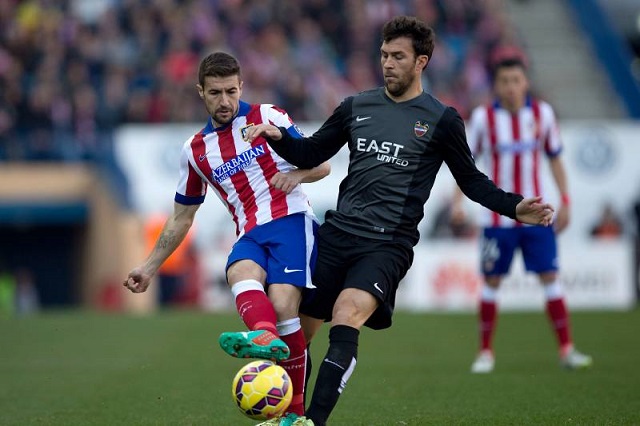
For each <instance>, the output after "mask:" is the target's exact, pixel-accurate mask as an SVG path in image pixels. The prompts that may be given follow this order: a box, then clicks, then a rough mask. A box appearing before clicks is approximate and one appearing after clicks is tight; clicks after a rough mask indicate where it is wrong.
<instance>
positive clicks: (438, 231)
mask: <svg viewBox="0 0 640 426" xmlns="http://www.w3.org/2000/svg"><path fill="white" fill-rule="evenodd" d="M470 217H471V215H468V214H465V212H464V211H462V210H461V207H459V206H458V204H457V203H453V202H452V201H451V200H448V201H446V202H444V203H442V206H441V207H440V208H439V209H438V211H437V212H436V214H435V217H434V218H433V220H432V223H433V226H432V228H431V231H430V232H429V237H430V238H443V239H466V238H474V237H475V236H476V235H477V231H478V229H477V227H476V226H475V224H474V223H473V222H472V221H471V219H470Z"/></svg>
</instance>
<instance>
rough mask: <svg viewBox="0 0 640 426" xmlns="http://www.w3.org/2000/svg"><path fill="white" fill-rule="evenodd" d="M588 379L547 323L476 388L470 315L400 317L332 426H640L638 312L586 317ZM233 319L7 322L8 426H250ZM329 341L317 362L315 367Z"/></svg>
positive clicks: (0, 359)
mask: <svg viewBox="0 0 640 426" xmlns="http://www.w3.org/2000/svg"><path fill="white" fill-rule="evenodd" d="M572 318H573V324H574V336H575V339H576V341H577V342H578V343H579V347H580V348H581V349H582V350H583V351H585V352H587V353H590V354H592V355H593V357H594V361H595V365H594V368H593V369H592V370H589V371H582V372H566V371H563V370H561V369H560V368H559V366H558V360H557V357H556V349H555V343H554V340H553V337H552V334H551V331H550V328H549V325H548V323H547V321H546V318H545V317H544V316H543V314H542V313H537V314H536V313H530V314H515V313H512V314H503V315H501V317H500V320H499V325H498V334H497V337H496V352H497V364H496V371H495V372H494V373H493V374H491V375H487V376H475V375H471V374H470V373H469V372H468V371H469V366H470V363H471V361H472V359H473V355H474V351H475V348H476V334H475V329H476V325H475V318H474V316H472V315H438V314H431V315H413V314H396V317H395V324H394V326H393V327H392V328H391V329H389V330H386V331H381V332H371V331H369V330H365V331H364V332H363V334H362V337H361V342H360V349H359V354H360V355H359V359H358V366H357V369H356V371H355V373H354V375H353V376H352V378H351V380H350V381H349V384H348V386H347V388H346V390H345V392H344V394H343V396H342V398H341V400H340V402H339V404H338V406H337V408H336V410H335V411H334V414H333V416H332V418H331V424H332V425H547V424H548V425H633V424H640V368H638V364H639V363H640V338H639V331H640V311H639V310H635V311H632V312H625V313H619V312H615V313H614V312H591V313H583V312H576V313H574V314H573V317H572ZM240 328H241V323H240V320H239V319H237V315H236V314H228V315H222V314H215V315H213V314H206V313H198V312H167V313H163V314H158V315H154V316H150V317H144V318H138V317H131V316H119V315H99V314H91V313H84V312H60V313H50V314H45V315H40V316H35V317H30V318H12V319H0V339H1V340H0V342H1V343H0V424H1V425H32V424H33V425H35V424H37V425H225V426H226V425H239V426H244V425H252V424H255V423H256V422H255V421H252V420H250V419H247V418H245V417H243V416H242V414H240V412H239V411H237V409H236V408H235V407H234V405H233V403H232V401H231V396H230V394H231V391H230V386H231V385H230V384H231V380H232V377H233V376H234V374H235V372H236V371H237V370H238V369H239V368H240V366H241V365H243V361H241V360H237V359H233V358H230V357H228V356H227V355H226V354H224V353H223V352H222V351H221V350H220V349H219V348H218V346H217V340H216V339H217V336H218V334H219V333H220V332H221V331H225V330H233V329H240ZM325 350H326V330H325V332H324V333H323V334H320V335H319V336H318V338H317V340H316V341H315V343H314V347H313V349H312V353H313V359H314V361H315V365H318V363H319V360H320V359H321V357H322V356H323V355H324V353H325Z"/></svg>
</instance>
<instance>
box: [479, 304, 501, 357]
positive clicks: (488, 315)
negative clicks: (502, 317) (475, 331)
mask: <svg viewBox="0 0 640 426" xmlns="http://www.w3.org/2000/svg"><path fill="white" fill-rule="evenodd" d="M497 311H498V309H497V306H496V302H488V301H485V300H481V301H480V349H481V350H489V351H490V350H491V340H492V338H493V330H494V329H495V327H496V316H497Z"/></svg>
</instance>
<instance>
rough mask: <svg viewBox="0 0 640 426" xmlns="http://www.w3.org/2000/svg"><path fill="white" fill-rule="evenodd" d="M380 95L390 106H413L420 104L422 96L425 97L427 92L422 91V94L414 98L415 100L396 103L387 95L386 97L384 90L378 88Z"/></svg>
mask: <svg viewBox="0 0 640 426" xmlns="http://www.w3.org/2000/svg"><path fill="white" fill-rule="evenodd" d="M380 93H381V94H382V97H383V98H384V99H385V100H386V101H387V102H390V103H392V104H394V105H412V104H414V103H420V102H421V100H422V98H423V97H424V96H426V95H427V92H425V91H424V90H423V91H422V93H420V94H419V95H418V96H416V97H415V98H411V99H408V100H406V101H401V102H396V101H394V100H393V99H391V98H390V97H389V95H387V92H386V91H385V90H384V87H380Z"/></svg>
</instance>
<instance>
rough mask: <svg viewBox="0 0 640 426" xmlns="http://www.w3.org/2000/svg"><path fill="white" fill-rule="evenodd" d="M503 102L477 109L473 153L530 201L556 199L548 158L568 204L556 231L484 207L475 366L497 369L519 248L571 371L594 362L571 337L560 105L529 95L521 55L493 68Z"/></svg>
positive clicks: (561, 211)
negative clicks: (561, 238)
mask: <svg viewBox="0 0 640 426" xmlns="http://www.w3.org/2000/svg"><path fill="white" fill-rule="evenodd" d="M493 79H494V92H495V94H496V100H495V101H494V102H493V103H492V104H490V105H486V106H480V107H478V108H476V109H475V110H474V111H473V112H472V115H471V119H470V123H469V126H468V143H469V147H470V148H471V152H472V153H473V154H474V156H475V157H476V158H477V159H478V160H479V161H481V162H483V163H484V164H483V165H484V167H481V168H483V170H484V171H485V172H486V173H487V175H488V176H489V177H490V178H491V179H492V180H493V181H494V182H495V183H496V185H499V186H500V187H502V188H504V189H505V190H507V191H513V192H516V193H519V194H522V195H523V196H525V197H532V196H542V197H543V198H544V199H548V198H549V196H548V195H549V194H547V193H546V192H545V189H544V188H543V182H542V179H541V176H540V175H541V173H542V162H543V157H546V158H547V159H548V162H549V165H550V168H551V173H552V175H553V179H554V181H555V184H556V186H557V189H558V191H559V193H560V194H561V198H562V201H561V203H560V208H559V209H558V211H557V216H556V218H555V222H554V227H553V228H552V227H544V226H528V225H523V224H522V223H520V222H517V221H515V220H513V219H510V218H507V217H505V216H500V215H498V214H496V213H494V212H491V211H489V210H484V211H483V212H482V217H481V225H482V226H483V227H484V235H483V239H482V251H481V263H482V272H483V274H484V277H485V284H484V286H483V288H482V291H481V298H480V308H479V310H480V312H479V322H480V351H479V353H478V355H477V357H476V359H475V361H474V363H473V365H472V366H471V371H472V372H474V373H488V372H491V371H492V370H493V368H494V362H495V361H494V354H493V349H492V337H493V332H494V329H495V324H496V317H497V306H496V293H497V291H498V288H499V286H500V282H501V281H502V278H503V277H504V275H505V274H507V273H508V271H509V268H510V266H511V261H512V259H513V255H514V252H515V250H516V249H517V248H520V249H521V250H522V255H523V259H524V263H525V267H526V269H527V270H528V271H531V272H534V273H536V274H537V275H538V277H539V279H540V282H541V283H542V285H543V286H544V292H545V296H546V300H547V302H546V305H547V306H546V307H547V313H548V316H549V318H550V320H551V323H552V325H553V327H554V330H555V333H556V336H557V338H558V343H559V346H560V360H561V364H562V365H563V366H565V367H567V368H571V369H576V368H584V367H588V366H590V365H591V363H592V360H591V357H589V356H587V355H584V354H581V353H580V352H578V351H577V350H576V349H575V348H574V346H573V342H572V340H571V334H570V328H569V315H568V312H567V307H566V303H565V298H564V293H563V289H562V285H561V283H560V281H559V279H558V259H557V249H556V235H557V234H559V233H560V232H562V230H564V229H565V228H566V227H567V225H568V224H569V195H568V186H567V177H566V173H565V169H564V166H563V163H562V160H561V158H560V153H561V151H562V145H561V141H560V137H559V134H558V126H557V123H556V119H555V115H554V112H553V108H552V107H551V105H549V104H548V103H546V102H544V101H542V100H539V99H536V98H535V97H533V96H531V95H530V94H529V83H528V78H527V74H526V66H525V63H524V61H523V60H522V59H521V58H505V59H502V60H500V61H499V62H498V63H497V64H496V65H495V67H494V70H493Z"/></svg>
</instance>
